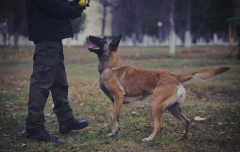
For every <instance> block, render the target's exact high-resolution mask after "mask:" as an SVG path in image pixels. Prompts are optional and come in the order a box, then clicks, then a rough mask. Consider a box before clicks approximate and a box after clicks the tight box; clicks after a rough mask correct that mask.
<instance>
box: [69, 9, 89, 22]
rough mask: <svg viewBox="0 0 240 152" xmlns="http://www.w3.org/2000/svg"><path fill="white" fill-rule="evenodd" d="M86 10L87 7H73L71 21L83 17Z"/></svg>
mask: <svg viewBox="0 0 240 152" xmlns="http://www.w3.org/2000/svg"><path fill="white" fill-rule="evenodd" d="M85 9H86V7H85V6H81V7H79V6H72V10H73V12H72V16H71V19H72V20H73V19H76V18H79V17H81V15H82V12H83V10H85Z"/></svg>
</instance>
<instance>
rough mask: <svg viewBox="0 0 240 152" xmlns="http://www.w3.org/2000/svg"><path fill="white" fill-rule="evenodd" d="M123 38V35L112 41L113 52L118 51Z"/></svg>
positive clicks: (111, 48)
mask: <svg viewBox="0 0 240 152" xmlns="http://www.w3.org/2000/svg"><path fill="white" fill-rule="evenodd" d="M121 38H122V35H119V36H118V37H117V38H115V39H114V40H112V42H111V43H110V50H111V51H116V50H117V48H118V45H119V43H120V40H121Z"/></svg>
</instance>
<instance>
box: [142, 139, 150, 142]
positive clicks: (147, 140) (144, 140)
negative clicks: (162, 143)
mask: <svg viewBox="0 0 240 152" xmlns="http://www.w3.org/2000/svg"><path fill="white" fill-rule="evenodd" d="M141 141H142V142H149V141H152V139H149V138H143V139H142V140H141Z"/></svg>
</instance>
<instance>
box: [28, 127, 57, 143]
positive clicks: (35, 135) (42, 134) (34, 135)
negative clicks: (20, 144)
mask: <svg viewBox="0 0 240 152" xmlns="http://www.w3.org/2000/svg"><path fill="white" fill-rule="evenodd" d="M26 138H27V139H36V140H38V141H57V140H58V137H57V136H54V135H51V134H49V133H48V132H47V130H45V129H43V130H38V131H34V132H29V131H26Z"/></svg>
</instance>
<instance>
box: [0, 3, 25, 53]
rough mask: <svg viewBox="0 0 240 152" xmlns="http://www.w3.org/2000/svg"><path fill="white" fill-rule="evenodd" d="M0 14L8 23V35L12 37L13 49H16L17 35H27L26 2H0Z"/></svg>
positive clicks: (1, 18) (0, 18)
mask: <svg viewBox="0 0 240 152" xmlns="http://www.w3.org/2000/svg"><path fill="white" fill-rule="evenodd" d="M1 13H3V16H2V17H0V20H3V19H4V18H6V19H7V21H8V29H9V30H8V32H9V33H8V34H9V35H14V48H18V38H19V35H25V36H26V35H27V19H26V1H25V0H2V2H1Z"/></svg>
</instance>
